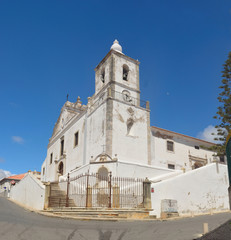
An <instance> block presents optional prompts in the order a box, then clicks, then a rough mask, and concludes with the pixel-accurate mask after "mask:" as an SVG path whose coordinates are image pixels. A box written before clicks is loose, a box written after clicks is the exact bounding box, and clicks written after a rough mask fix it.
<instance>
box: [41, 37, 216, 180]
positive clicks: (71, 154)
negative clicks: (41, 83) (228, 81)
mask: <svg viewBox="0 0 231 240" xmlns="http://www.w3.org/2000/svg"><path fill="white" fill-rule="evenodd" d="M139 64H140V63H139V61H138V60H134V59H132V58H130V57H128V56H126V55H125V54H123V52H122V47H121V46H120V45H119V43H118V41H117V40H115V41H114V43H113V45H112V46H111V49H110V51H109V52H108V54H107V55H106V56H105V57H104V58H103V59H102V61H101V62H100V63H99V64H98V66H97V67H96V68H95V93H94V95H93V96H92V97H89V98H88V103H87V105H83V104H82V103H81V100H80V98H79V97H78V99H77V101H76V102H74V103H72V102H69V101H67V102H66V103H65V104H64V106H63V107H62V109H61V113H60V116H59V118H58V120H57V122H56V124H55V127H54V130H53V134H52V137H51V138H50V139H49V144H48V147H47V156H46V159H45V161H44V162H43V164H42V179H41V180H42V181H44V182H48V181H50V182H52V181H58V180H59V177H60V176H62V175H63V176H66V175H67V173H73V174H75V175H78V174H80V173H84V172H87V171H90V172H94V173H100V172H101V174H107V173H108V172H112V175H113V176H126V177H148V178H154V177H158V176H162V175H165V174H169V173H170V174H171V173H173V174H174V173H177V172H181V173H182V172H186V171H190V170H192V169H195V168H199V167H201V166H204V165H207V164H210V163H212V162H213V161H214V152H212V151H209V150H206V149H205V148H202V147H201V146H205V147H210V146H212V145H213V143H210V142H206V141H203V140H200V139H197V138H193V137H190V136H186V135H183V134H179V133H175V132H172V131H168V130H165V129H161V128H158V127H155V126H150V108H149V102H144V101H142V100H141V99H140V85H139V82H140V79H139ZM103 172H104V173H103Z"/></svg>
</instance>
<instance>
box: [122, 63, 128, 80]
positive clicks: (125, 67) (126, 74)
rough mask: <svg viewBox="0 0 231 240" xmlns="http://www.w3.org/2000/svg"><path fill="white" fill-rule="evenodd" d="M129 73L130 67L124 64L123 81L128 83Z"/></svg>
mask: <svg viewBox="0 0 231 240" xmlns="http://www.w3.org/2000/svg"><path fill="white" fill-rule="evenodd" d="M128 73H129V67H128V66H127V65H126V64H124V65H123V80H124V81H128Z"/></svg>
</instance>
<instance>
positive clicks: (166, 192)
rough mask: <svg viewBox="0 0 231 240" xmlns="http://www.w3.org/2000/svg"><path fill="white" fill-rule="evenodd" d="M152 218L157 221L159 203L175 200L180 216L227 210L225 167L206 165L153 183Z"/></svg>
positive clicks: (226, 176)
mask: <svg viewBox="0 0 231 240" xmlns="http://www.w3.org/2000/svg"><path fill="white" fill-rule="evenodd" d="M152 188H154V193H151V199H152V208H153V211H152V212H151V214H152V215H156V216H157V217H160V214H161V200H162V199H172V200H177V204H178V212H179V214H180V215H191V214H192V213H193V214H200V213H206V212H210V211H211V210H212V211H220V210H227V209H229V199H228V172H227V166H226V165H222V164H216V163H212V164H210V165H207V166H204V167H201V168H198V169H195V170H193V171H190V172H186V173H184V174H181V175H179V176H176V177H173V178H169V179H168V180H165V181H161V182H159V183H153V184H152Z"/></svg>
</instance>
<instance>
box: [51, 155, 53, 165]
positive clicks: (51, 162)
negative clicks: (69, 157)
mask: <svg viewBox="0 0 231 240" xmlns="http://www.w3.org/2000/svg"><path fill="white" fill-rule="evenodd" d="M52 161H53V153H51V155H50V164H52Z"/></svg>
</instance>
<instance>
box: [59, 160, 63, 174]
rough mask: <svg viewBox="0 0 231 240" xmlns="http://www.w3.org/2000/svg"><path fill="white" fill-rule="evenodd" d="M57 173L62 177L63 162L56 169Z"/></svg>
mask: <svg viewBox="0 0 231 240" xmlns="http://www.w3.org/2000/svg"><path fill="white" fill-rule="evenodd" d="M58 172H59V174H61V175H63V162H60V164H59V167H58Z"/></svg>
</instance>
